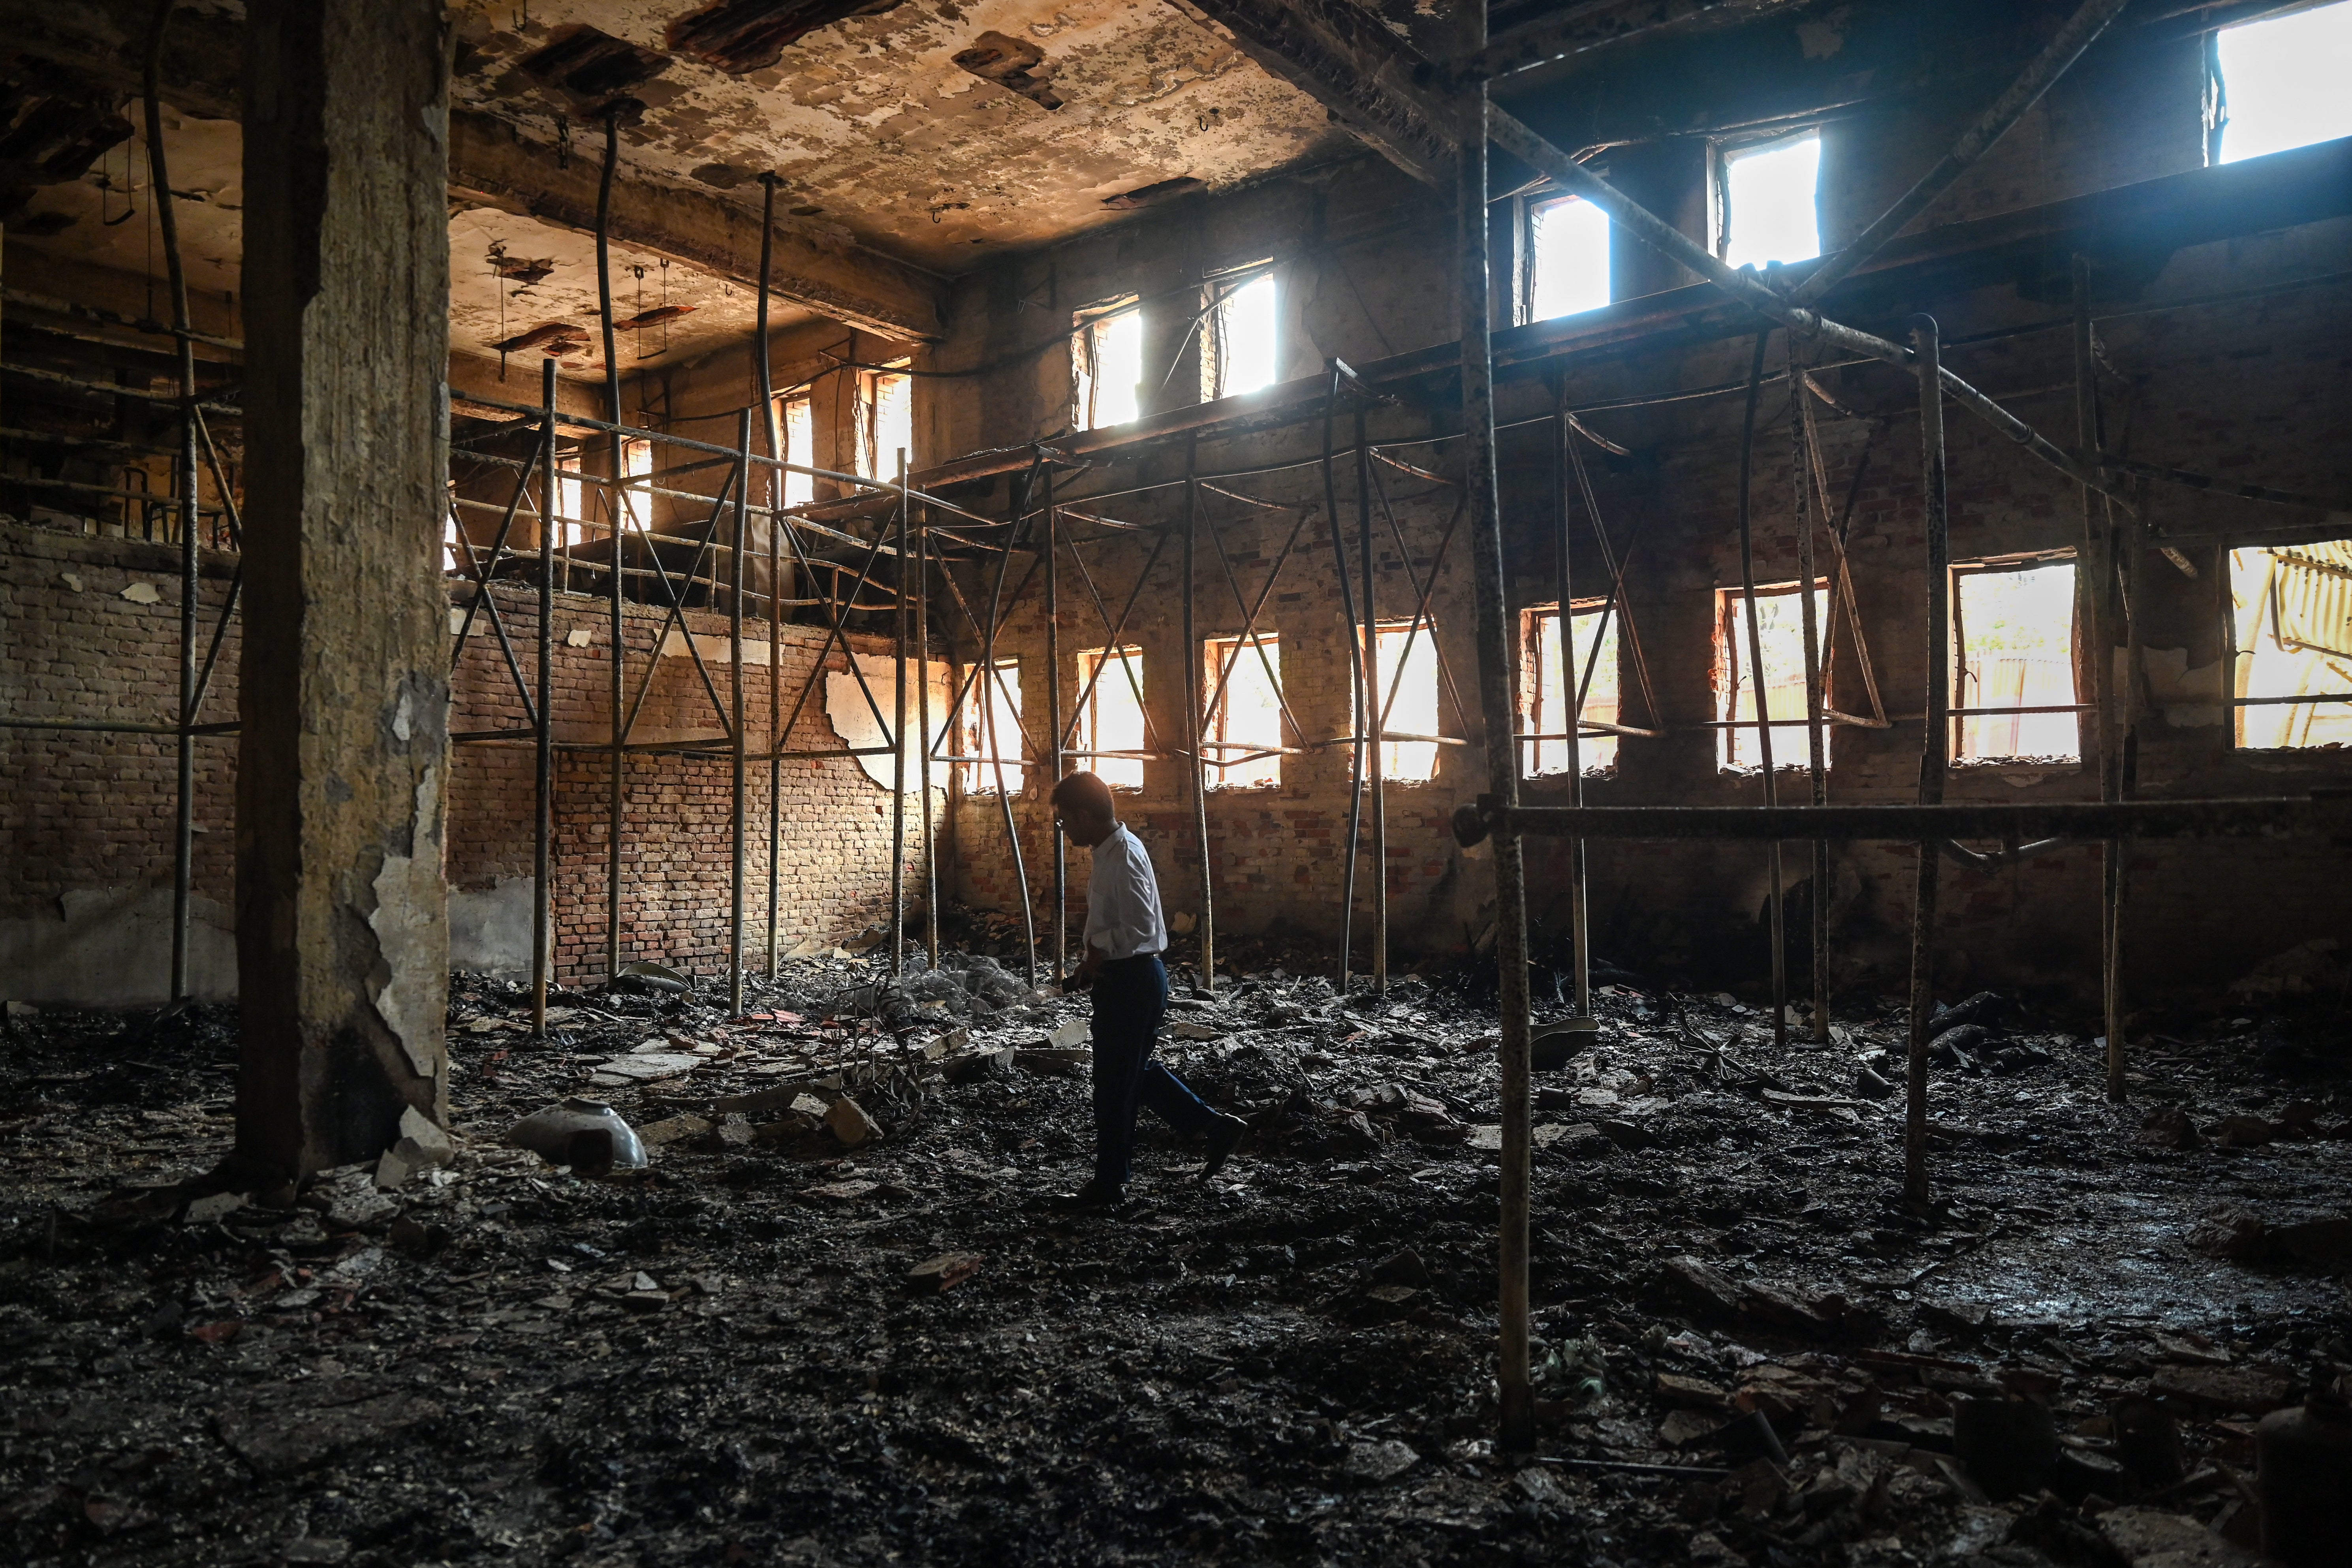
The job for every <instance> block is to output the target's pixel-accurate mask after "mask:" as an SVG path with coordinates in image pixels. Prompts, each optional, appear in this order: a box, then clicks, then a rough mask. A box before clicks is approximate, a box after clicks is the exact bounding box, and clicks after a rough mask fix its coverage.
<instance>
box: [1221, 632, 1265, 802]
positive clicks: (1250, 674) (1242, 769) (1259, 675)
mask: <svg viewBox="0 0 2352 1568" xmlns="http://www.w3.org/2000/svg"><path fill="white" fill-rule="evenodd" d="M1201 654H1202V658H1201V663H1202V679H1203V680H1204V681H1206V682H1207V684H1206V685H1205V686H1203V687H1202V700H1204V701H1205V702H1207V704H1208V705H1209V706H1208V722H1207V723H1206V724H1205V725H1203V726H1202V735H1201V740H1202V747H1201V749H1202V752H1204V753H1206V754H1205V755H1204V756H1203V758H1202V768H1201V777H1202V780H1203V781H1205V782H1206V784H1208V786H1209V788H1211V789H1245V788H1250V787H1253V786H1265V785H1272V784H1280V783H1281V782H1282V757H1281V754H1280V748H1281V745H1282V687H1281V685H1280V673H1281V669H1282V656H1281V649H1280V647H1279V645H1278V644H1277V643H1276V641H1275V639H1274V638H1273V637H1269V636H1266V635H1265V634H1264V633H1259V634H1257V635H1255V636H1254V637H1251V638H1250V639H1249V641H1248V642H1246V643H1244V641H1242V639H1241V638H1239V637H1211V638H1209V639H1208V641H1207V642H1205V643H1203V644H1202V647H1201Z"/></svg>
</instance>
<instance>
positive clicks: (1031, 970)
mask: <svg viewBox="0 0 2352 1568" xmlns="http://www.w3.org/2000/svg"><path fill="white" fill-rule="evenodd" d="M1028 503H1029V484H1028V479H1027V477H1026V476H1025V475H1021V474H1016V475H1014V476H1013V509H1012V512H1011V515H1010V517H1009V519H1008V520H1007V521H1009V522H1010V524H1011V526H1010V527H1009V528H1007V529H1006V530H1005V534H1004V553H1003V554H1002V555H1000V556H998V557H997V558H996V586H995V588H994V589H993V590H992V592H991V593H990V594H989V596H988V621H987V624H986V625H985V626H984V627H983V628H982V633H981V647H980V679H981V681H982V695H981V708H980V714H981V720H982V724H983V725H984V727H985V728H986V729H987V731H988V757H989V763H990V765H991V766H992V768H993V769H994V770H995V773H996V800H997V804H998V805H1001V806H1003V808H1004V847H1005V849H1006V852H1007V853H1009V854H1010V855H1011V856H1012V857H1013V884H1014V885H1015V886H1016V887H1018V888H1019V889H1021V932H1022V936H1023V938H1024V941H1025V942H1026V944H1027V951H1028V954H1029V962H1028V967H1027V971H1026V974H1025V978H1026V980H1027V983H1028V985H1029V988H1030V989H1031V990H1033V991H1034V990H1035V989H1036V986H1037V911H1036V909H1035V906H1034V901H1033V900H1031V898H1030V897H1029V862H1028V858H1027V857H1025V856H1024V855H1023V854H1022V853H1021V829H1020V826H1019V825H1018V824H1017V823H1015V822H1014V821H1013V795H1012V792H1011V791H1009V790H1007V789H1006V788H1005V787H1004V742H1003V740H1002V739H1001V738H999V736H998V735H997V732H996V731H997V723H996V707H997V703H996V697H997V692H998V689H999V687H998V683H997V674H996V634H997V631H998V630H999V628H1000V627H1001V626H1003V617H1004V575H1005V574H1006V573H1008V572H1010V571H1012V570H1013V543H1014V541H1015V540H1016V539H1018V537H1019V536H1020V533H1021V518H1022V514H1023V513H1024V510H1026V509H1027V507H1028ZM1022 763H1023V767H1024V771H1025V770H1026V767H1027V763H1028V759H1027V758H1026V757H1025V756H1024V758H1023V759H1022ZM1055 837H1060V829H1058V828H1057V829H1055ZM1054 978H1055V980H1056V981H1057V982H1058V981H1059V980H1060V979H1061V976H1060V975H1058V974H1057V975H1055V977H1054Z"/></svg>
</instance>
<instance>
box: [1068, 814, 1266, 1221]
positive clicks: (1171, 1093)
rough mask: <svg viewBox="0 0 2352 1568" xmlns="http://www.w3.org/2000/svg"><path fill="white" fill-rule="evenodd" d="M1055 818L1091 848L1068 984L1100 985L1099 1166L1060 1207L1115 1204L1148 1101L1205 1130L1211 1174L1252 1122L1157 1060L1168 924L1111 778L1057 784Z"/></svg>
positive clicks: (1170, 1117) (1184, 1130)
mask: <svg viewBox="0 0 2352 1568" xmlns="http://www.w3.org/2000/svg"><path fill="white" fill-rule="evenodd" d="M1054 825H1055V826H1056V827H1057V828H1059V829H1060V830H1061V831H1062V832H1063V833H1064V834H1065V835H1066V837H1068V838H1069V840H1070V842H1071V843H1073V844H1077V845H1083V846H1084V847H1087V849H1090V850H1092V851H1093V852H1094V869H1093V871H1092V873H1091V874H1090V875H1089V876H1088V877H1087V933H1086V944H1087V956H1086V961H1085V962H1084V963H1081V964H1079V965H1078V968H1077V972H1076V973H1074V974H1072V975H1071V976H1069V978H1068V979H1066V980H1065V981H1064V982H1063V985H1064V986H1065V988H1067V989H1084V988H1086V987H1088V986H1091V987H1092V988H1093V990H1094V1002H1095V1017H1094V1037H1095V1173H1094V1179H1093V1180H1091V1181H1089V1182H1088V1183H1087V1184H1086V1185H1085V1186H1084V1187H1082V1188H1080V1189H1079V1190H1078V1191H1077V1192H1076V1193H1073V1194H1070V1195H1069V1196H1067V1197H1065V1198H1061V1199H1058V1200H1056V1201H1057V1203H1058V1205H1060V1206H1062V1207H1064V1208H1071V1209H1100V1208H1115V1207H1117V1206H1118V1205H1120V1204H1123V1203H1125V1202H1126V1201H1127V1178H1128V1167H1129V1157H1130V1155H1131V1154H1132V1153H1133V1151H1134V1148H1135V1113H1136V1110H1137V1108H1138V1107H1139V1106H1147V1105H1148V1106H1150V1108H1151V1109H1152V1110H1154V1111H1155V1112H1157V1113H1158V1114H1159V1116H1160V1120H1161V1121H1165V1122H1167V1123H1168V1124H1169V1125H1170V1126H1171V1127H1173V1128H1174V1129H1175V1130H1176V1131H1177V1132H1178V1133H1179V1134H1180V1135H1181V1136H1183V1137H1188V1138H1189V1137H1192V1136H1193V1135H1194V1134H1206V1135H1207V1138H1208V1142H1209V1160H1208V1163H1207V1165H1206V1166H1205V1167H1203V1168H1202V1172H1201V1176H1202V1180H1204V1181H1205V1180H1206V1179H1208V1178H1209V1177H1211V1176H1213V1175H1215V1174H1216V1173H1217V1172H1218V1171H1219V1170H1221V1169H1223V1166H1224V1163H1225V1162H1226V1161H1227V1160H1228V1159H1230V1158H1232V1156H1233V1152H1234V1150H1235V1149H1238V1148H1240V1147H1241V1142H1242V1137H1243V1135H1244V1133H1246V1132H1247V1131H1249V1123H1247V1122H1245V1121H1243V1120H1242V1119H1241V1118H1240V1117H1238V1116H1226V1115H1223V1114H1222V1113H1220V1112H1218V1111H1215V1110H1210V1109H1209V1107H1208V1106H1207V1105H1205V1104H1203V1103H1202V1100H1201V1097H1200V1096H1198V1095H1196V1094H1194V1093H1193V1092H1192V1090H1191V1089H1187V1088H1185V1087H1184V1080H1183V1079H1180V1078H1178V1077H1177V1076H1176V1075H1175V1074H1174V1073H1172V1072H1170V1071H1169V1070H1168V1069H1167V1068H1164V1067H1161V1066H1160V1064H1159V1063H1158V1062H1155V1061H1153V1060H1152V1059H1151V1047H1152V1040H1153V1037H1154V1036H1155V1035H1156V1034H1157V1033H1158V1032H1159V1028H1160V1019H1161V1018H1162V1017H1164V1016H1166V1015H1167V1012H1168V971H1167V969H1166V968H1165V967H1164V966H1163V965H1162V964H1161V963H1160V952H1161V951H1162V950H1163V949H1165V948H1166V947H1167V945H1168V927H1167V925H1166V923H1165V922H1164V921H1162V920H1161V919H1160V879H1158V878H1157V877H1156V876H1154V875H1153V874H1152V870H1151V857H1150V855H1149V854H1148V853H1146V852H1145V850H1144V847H1143V842H1142V840H1140V839H1139V838H1137V837H1136V836H1135V835H1134V834H1132V833H1129V831H1128V830H1127V829H1126V828H1125V827H1124V826H1120V824H1119V820H1118V806H1117V804H1116V803H1115V802H1114V801H1113V800H1112V798H1111V793H1110V786H1109V785H1108V784H1105V783H1103V782H1102V780H1100V779H1099V778H1097V777H1096V776H1095V775H1094V774H1092V773H1072V774H1070V775H1069V776H1068V777H1067V778H1066V779H1064V780H1062V782H1061V783H1059V784H1055V786H1054Z"/></svg>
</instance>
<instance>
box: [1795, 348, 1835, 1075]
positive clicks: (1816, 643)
mask: <svg viewBox="0 0 2352 1568" xmlns="http://www.w3.org/2000/svg"><path fill="white" fill-rule="evenodd" d="M1788 346H1789V480H1790V488H1791V489H1792V491H1793V493H1794V496H1795V499H1796V503H1797V581H1798V582H1799V583H1800V584H1801V587H1800V588H1799V589H1798V594H1799V595H1800V599H1801V604H1802V605H1803V606H1804V619H1803V626H1802V629H1803V632H1804V637H1805V768H1806V780H1807V782H1808V783H1809V784H1811V786H1812V803H1813V804H1814V805H1828V804H1829V803H1830V774H1829V736H1828V733H1827V731H1825V730H1824V729H1823V727H1822V709H1823V708H1824V707H1826V706H1827V701H1826V698H1827V695H1828V694H1827V693H1826V691H1824V690H1823V689H1822V644H1821V619H1820V616H1817V615H1816V614H1815V613H1814V610H1813V509H1812V505H1811V498H1812V479H1811V474H1810V472H1809V466H1808V464H1807V462H1806V453H1805V407H1804V405H1805V378H1804V375H1803V373H1802V372H1801V370H1800V368H1799V366H1798V364H1797V340H1796V338H1795V337H1794V335H1791V336H1790V338H1789V341H1788ZM1812 851H1813V854H1812V860H1813V869H1812V876H1813V896H1812V899H1811V906H1812V907H1811V922H1810V923H1811V928H1812V931H1811V942H1809V943H1808V944H1807V945H1808V946H1809V947H1811V950H1812V961H1813V962H1812V970H1813V974H1812V980H1813V1019H1812V1028H1811V1031H1810V1033H1811V1036H1812V1039H1813V1043H1814V1044H1815V1045H1825V1044H1827V1043H1828V1041H1829V1037H1830V940H1829V937H1830V898H1829V891H1830V847H1829V843H1828V841H1827V840H1826V839H1821V838H1816V839H1814V840H1813V845H1812Z"/></svg>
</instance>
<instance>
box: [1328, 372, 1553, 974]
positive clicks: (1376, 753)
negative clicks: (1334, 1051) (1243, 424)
mask: <svg viewBox="0 0 2352 1568" xmlns="http://www.w3.org/2000/svg"><path fill="white" fill-rule="evenodd" d="M1356 553H1357V556H1358V560H1357V569H1358V570H1359V571H1360V572H1361V573H1362V574H1363V579H1364V647H1363V659H1364V690H1365V691H1366V692H1367V693H1369V694H1370V700H1369V701H1368V702H1366V703H1365V705H1364V750H1363V757H1364V789H1365V792H1366V794H1367V795H1368V796H1369V797H1370V805H1371V808H1372V960H1371V969H1372V994H1373V995H1375V996H1385V995H1387V994H1389V812H1388V795H1387V792H1386V790H1384V789H1383V788H1382V780H1381V742H1382V740H1383V739H1384V738H1385V737H1386V735H1387V733H1388V711H1389V710H1388V703H1387V701H1386V700H1384V698H1383V696H1382V694H1381V661H1380V642H1381V634H1380V614H1379V610H1378V608H1377V601H1376V598H1375V593H1376V590H1375V589H1374V587H1373V578H1372V568H1373V564H1374V563H1373V559H1372V556H1373V551H1372V448H1371V445H1370V442H1369V441H1367V440H1366V438H1365V425H1364V408H1363V405H1362V404H1360V403H1359V404H1358V405H1356ZM1435 635H1436V634H1435V633H1434V632H1433V633H1432V634H1431V636H1432V638H1434V637H1435ZM1408 640H1410V639H1408ZM1402 675H1403V671H1402V670H1399V671H1398V676H1399V678H1400V679H1402ZM1511 750H1512V752H1513V754H1514V757H1515V758H1516V755H1517V751H1518V748H1517V745H1514V746H1513V747H1512V748H1511ZM1516 765H1517V764H1516V762H1515V763H1514V766H1516Z"/></svg>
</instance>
